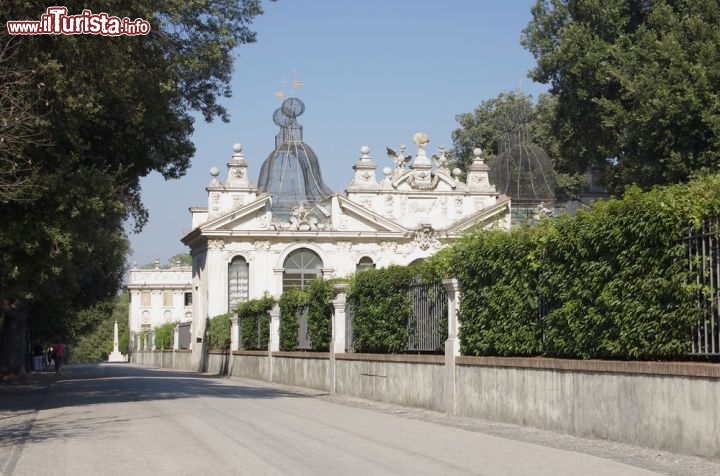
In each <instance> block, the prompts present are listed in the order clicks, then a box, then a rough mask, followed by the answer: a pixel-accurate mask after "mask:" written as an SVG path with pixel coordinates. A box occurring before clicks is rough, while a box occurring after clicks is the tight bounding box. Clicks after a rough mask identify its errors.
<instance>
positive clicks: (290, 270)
mask: <svg viewBox="0 0 720 476" xmlns="http://www.w3.org/2000/svg"><path fill="white" fill-rule="evenodd" d="M283 267H284V268H285V271H284V272H283V291H286V290H288V289H292V288H300V289H305V287H306V286H307V285H308V284H309V283H310V281H312V280H313V279H317V278H320V277H322V267H323V263H322V260H321V259H320V257H319V256H318V255H317V254H315V253H314V252H313V251H311V250H309V249H307V248H300V249H299V250H295V251H293V252H292V253H290V254H289V255H288V257H287V258H285V263H284V264H283Z"/></svg>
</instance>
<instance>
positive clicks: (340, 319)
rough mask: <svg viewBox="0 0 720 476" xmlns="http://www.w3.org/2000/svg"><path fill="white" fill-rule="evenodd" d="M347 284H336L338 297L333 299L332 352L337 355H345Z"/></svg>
mask: <svg viewBox="0 0 720 476" xmlns="http://www.w3.org/2000/svg"><path fill="white" fill-rule="evenodd" d="M347 287H348V285H347V283H336V284H334V285H333V289H334V290H335V292H336V293H338V294H337V296H336V297H335V299H333V302H332V304H333V316H332V340H331V345H330V352H333V353H336V354H344V353H345V320H346V315H345V307H346V305H347V294H345V291H346V290H347Z"/></svg>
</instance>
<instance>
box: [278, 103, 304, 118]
mask: <svg viewBox="0 0 720 476" xmlns="http://www.w3.org/2000/svg"><path fill="white" fill-rule="evenodd" d="M280 108H281V109H282V113H283V114H285V115H286V116H288V117H290V118H292V119H294V118H296V117H298V116H300V115H301V114H302V113H303V112H305V104H304V103H303V102H302V101H301V100H300V99H298V98H287V99H286V100H285V101H283V103H282V106H280Z"/></svg>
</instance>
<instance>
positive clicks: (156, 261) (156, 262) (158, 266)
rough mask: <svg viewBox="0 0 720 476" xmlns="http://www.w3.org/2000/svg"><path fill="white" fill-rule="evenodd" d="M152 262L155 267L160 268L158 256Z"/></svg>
mask: <svg viewBox="0 0 720 476" xmlns="http://www.w3.org/2000/svg"><path fill="white" fill-rule="evenodd" d="M153 264H154V265H155V269H160V258H155V262H154V263H153Z"/></svg>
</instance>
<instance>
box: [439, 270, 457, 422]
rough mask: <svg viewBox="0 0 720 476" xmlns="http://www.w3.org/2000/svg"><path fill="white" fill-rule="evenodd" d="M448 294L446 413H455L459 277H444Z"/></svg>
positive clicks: (444, 285)
mask: <svg viewBox="0 0 720 476" xmlns="http://www.w3.org/2000/svg"><path fill="white" fill-rule="evenodd" d="M442 283H443V287H444V288H445V291H446V292H447V296H448V338H447V340H446V341H445V413H449V414H451V415H454V414H455V384H456V382H455V358H456V357H458V356H459V355H460V339H459V338H458V330H459V329H460V324H459V322H458V306H459V305H460V283H459V282H458V280H457V279H455V278H452V279H443V282H442Z"/></svg>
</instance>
